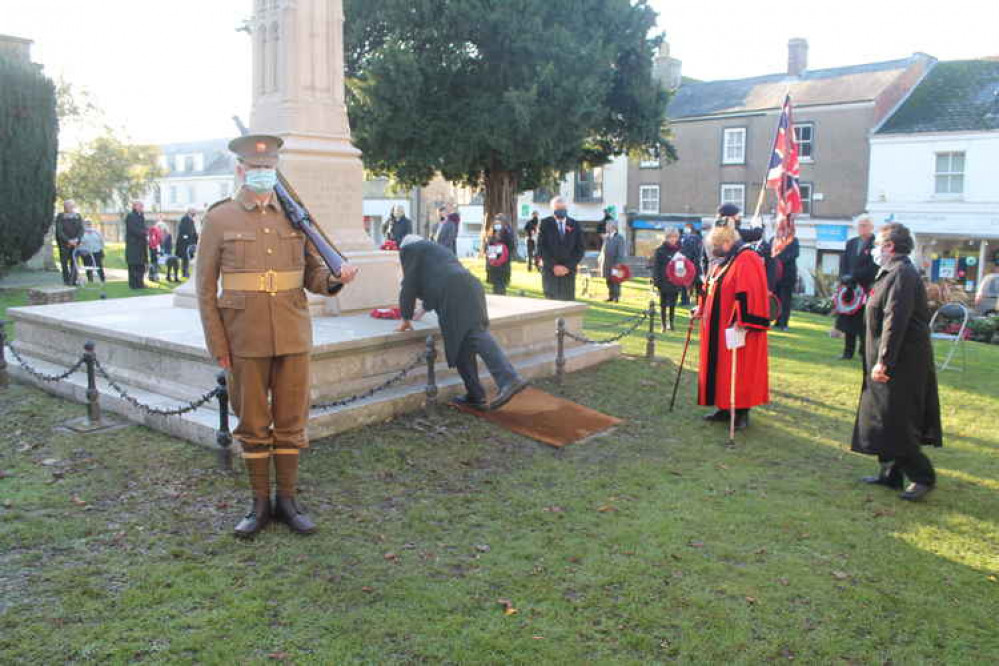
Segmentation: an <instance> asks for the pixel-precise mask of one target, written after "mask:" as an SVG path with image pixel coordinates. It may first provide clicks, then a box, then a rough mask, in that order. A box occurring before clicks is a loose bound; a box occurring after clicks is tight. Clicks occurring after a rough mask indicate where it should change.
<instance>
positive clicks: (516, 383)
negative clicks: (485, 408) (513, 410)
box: [489, 377, 528, 411]
mask: <svg viewBox="0 0 999 666" xmlns="http://www.w3.org/2000/svg"><path fill="white" fill-rule="evenodd" d="M527 385H528V382H527V380H526V379H521V378H519V377H518V378H517V379H515V380H513V381H512V382H510V383H509V384H507V385H506V386H504V387H502V388H500V392H499V394H498V395H497V396H496V399H495V400H493V401H492V402H491V403H490V404H489V409H490V411H492V410H496V409H499V408H500V407H502V406H503V405H505V404H506V403H508V402H510V400H512V399H513V396H515V395H517V394H518V393H520V392H521V391H523V390H524V389H526V388H527Z"/></svg>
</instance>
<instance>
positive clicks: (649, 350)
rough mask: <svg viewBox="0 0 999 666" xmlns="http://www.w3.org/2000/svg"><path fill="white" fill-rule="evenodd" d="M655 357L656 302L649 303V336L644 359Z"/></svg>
mask: <svg viewBox="0 0 999 666" xmlns="http://www.w3.org/2000/svg"><path fill="white" fill-rule="evenodd" d="M655 357H656V302H655V301H649V335H648V338H647V342H646V343H645V358H647V359H649V360H650V361H651V360H652V359H654V358H655Z"/></svg>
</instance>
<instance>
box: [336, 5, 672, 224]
mask: <svg viewBox="0 0 999 666" xmlns="http://www.w3.org/2000/svg"><path fill="white" fill-rule="evenodd" d="M346 22H347V27H346V49H347V80H348V92H349V94H348V108H349V111H350V119H351V125H352V128H353V135H354V141H355V143H356V144H357V146H358V148H360V149H361V150H362V151H363V153H364V161H365V165H366V167H367V168H368V169H369V170H371V171H372V172H375V173H377V174H381V175H388V176H390V177H392V178H394V179H395V180H396V181H397V182H399V183H401V184H403V185H407V186H422V185H425V184H426V183H428V182H429V181H430V180H431V179H432V178H433V176H434V175H435V173H440V174H441V175H442V176H443V177H444V178H446V179H447V180H449V181H452V182H455V183H460V184H463V185H467V186H470V187H475V188H484V190H485V208H486V211H485V212H486V215H487V219H491V216H492V215H495V214H496V213H500V212H503V213H506V214H507V215H508V216H510V219H511V220H516V219H517V215H516V197H517V194H518V193H519V192H521V191H525V190H530V189H534V188H536V187H540V186H551V185H552V184H554V183H555V182H557V180H558V179H559V178H560V177H561V176H564V175H565V174H566V173H568V172H570V171H574V170H576V169H577V168H579V166H580V165H581V164H585V165H588V166H600V165H602V164H605V163H607V162H608V161H609V160H610V159H611V158H612V157H613V156H615V155H619V154H622V153H639V152H641V153H643V154H644V153H652V154H654V155H657V156H659V157H660V158H661V159H664V160H670V159H672V158H673V157H674V151H673V147H672V146H671V144H670V143H669V140H668V139H669V135H668V131H667V127H666V119H665V111H666V104H667V101H668V93H667V92H666V91H665V90H664V89H663V88H662V87H661V86H660V85H658V84H657V83H655V82H654V81H653V78H652V62H653V57H654V55H655V52H656V49H657V48H658V46H659V44H660V43H661V41H662V35H661V34H658V33H656V32H655V28H656V13H655V11H654V10H653V9H652V8H651V7H650V6H649V5H648V2H647V0H634V1H632V0H348V1H347V2H346Z"/></svg>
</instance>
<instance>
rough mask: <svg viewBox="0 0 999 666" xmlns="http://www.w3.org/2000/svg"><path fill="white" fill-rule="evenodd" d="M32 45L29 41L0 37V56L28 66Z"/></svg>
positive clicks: (5, 36) (19, 38) (6, 36)
mask: <svg viewBox="0 0 999 666" xmlns="http://www.w3.org/2000/svg"><path fill="white" fill-rule="evenodd" d="M33 43H34V42H32V41H31V40H30V39H23V38H21V37H13V36H11V35H0V54H2V55H6V56H7V57H9V58H11V59H12V60H17V61H19V62H22V63H24V64H28V63H30V62H31V45H32V44H33Z"/></svg>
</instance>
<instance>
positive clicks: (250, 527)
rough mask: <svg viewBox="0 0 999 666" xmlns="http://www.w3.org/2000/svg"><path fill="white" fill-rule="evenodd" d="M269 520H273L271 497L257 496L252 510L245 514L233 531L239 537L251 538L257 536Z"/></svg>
mask: <svg viewBox="0 0 999 666" xmlns="http://www.w3.org/2000/svg"><path fill="white" fill-rule="evenodd" d="M269 522H271V498H270V497H255V498H254V499H253V506H252V507H250V512H249V513H248V514H246V515H245V516H243V519H242V520H241V521H239V523H238V524H237V525H236V527H235V528H234V529H233V531H234V532H235V533H236V536H238V537H243V538H249V537H253V536H256V535H257V533H258V532H260V530H262V529H264V528H265V527H267V524H268V523H269Z"/></svg>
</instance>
